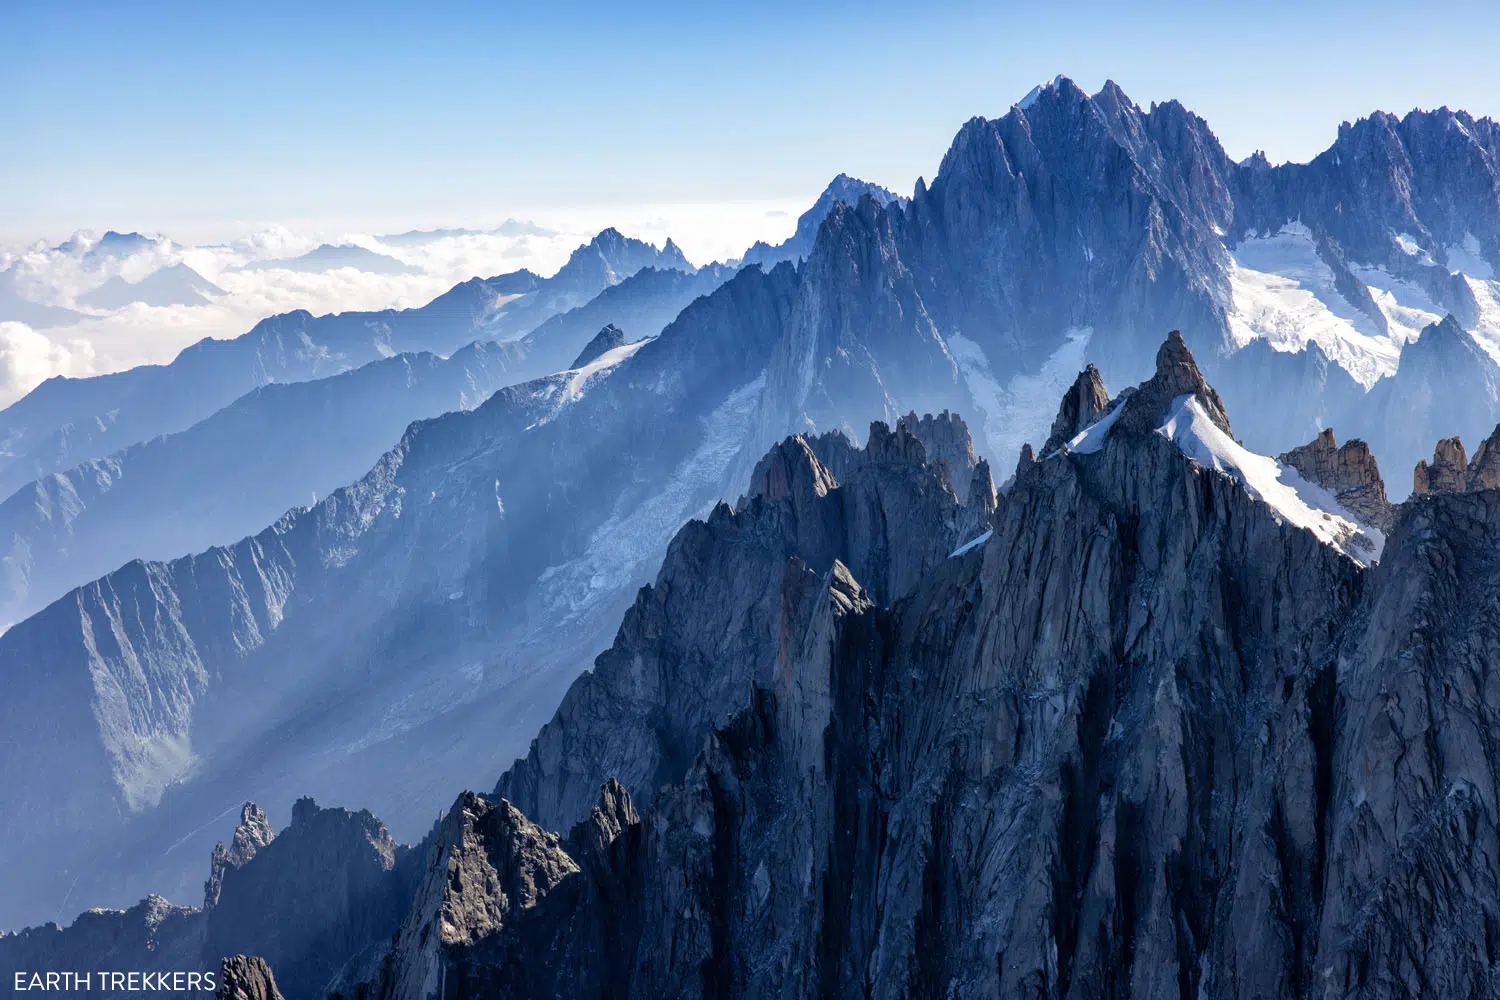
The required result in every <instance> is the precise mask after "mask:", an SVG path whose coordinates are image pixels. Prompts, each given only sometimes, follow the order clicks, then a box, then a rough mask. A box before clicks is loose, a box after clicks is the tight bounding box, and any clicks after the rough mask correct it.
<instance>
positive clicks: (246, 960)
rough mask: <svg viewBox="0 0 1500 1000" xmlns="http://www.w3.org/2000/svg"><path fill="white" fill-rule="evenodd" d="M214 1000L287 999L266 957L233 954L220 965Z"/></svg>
mask: <svg viewBox="0 0 1500 1000" xmlns="http://www.w3.org/2000/svg"><path fill="white" fill-rule="evenodd" d="M214 1000H285V998H284V997H282V995H281V991H280V990H278V989H277V988H276V977H275V976H273V975H272V974H271V969H270V968H269V967H268V966H267V965H266V962H265V959H262V958H254V957H250V956H246V955H231V956H230V957H228V958H226V959H224V961H223V963H221V964H220V966H219V988H218V989H217V990H215V991H214Z"/></svg>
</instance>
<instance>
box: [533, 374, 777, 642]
mask: <svg viewBox="0 0 1500 1000" xmlns="http://www.w3.org/2000/svg"><path fill="white" fill-rule="evenodd" d="M626 346H629V345H626ZM616 350H621V348H616ZM611 353H613V352H611ZM765 386H766V378H765V375H764V374H762V375H761V376H760V377H759V378H757V379H755V380H754V381H753V382H750V383H748V384H746V385H744V386H742V387H741V388H739V389H737V390H735V392H733V393H732V394H730V395H729V396H728V397H727V398H726V399H725V400H724V402H722V403H720V404H719V406H718V407H717V408H716V409H715V410H714V411H713V412H712V413H710V414H709V415H708V416H707V417H706V418H704V421H703V438H702V442H701V443H700V444H699V446H698V448H697V450H696V451H694V452H693V454H691V455H690V456H688V457H687V458H685V459H683V460H682V461H681V462H679V463H678V465H677V467H676V468H675V469H674V470H673V471H672V475H671V476H670V478H668V480H667V482H666V483H664V484H663V486H662V488H661V489H660V490H659V491H657V492H656V493H654V494H653V495H652V496H650V497H648V498H647V499H645V500H643V501H641V502H640V503H639V504H637V505H636V506H634V507H632V508H629V509H621V508H620V507H616V509H615V511H614V512H613V513H612V514H611V515H610V517H609V519H608V520H607V521H605V522H604V523H603V524H602V525H600V526H599V527H598V528H597V529H595V531H594V533H593V534H592V535H591V536H590V538H589V544H588V548H587V550H586V552H585V554H584V555H582V556H580V557H579V558H577V559H573V560H570V561H568V562H565V563H561V564H559V565H557V566H551V567H549V568H548V569H547V570H546V572H544V573H543V574H542V576H541V585H542V599H543V601H544V602H545V603H546V604H548V605H549V606H551V607H553V608H555V609H556V610H557V611H558V612H559V613H560V619H561V620H562V621H572V620H575V619H577V618H579V617H580V616H582V615H583V614H585V613H586V612H588V611H590V610H592V609H594V608H595V607H597V606H598V605H599V604H600V603H601V602H602V601H605V600H608V599H609V598H611V597H613V596H615V595H618V594H621V593H624V592H625V589H626V588H628V587H631V586H636V585H639V584H641V583H644V582H646V581H647V580H649V579H650V575H651V573H652V571H653V570H654V568H655V567H656V566H657V565H658V564H659V563H660V562H661V556H662V552H663V551H664V550H665V549H666V547H667V543H668V542H669V541H671V539H672V536H673V535H674V534H676V533H677V530H678V529H679V528H681V527H682V525H683V523H684V522H686V521H687V520H689V519H690V518H693V517H697V516H701V515H703V514H706V513H707V512H708V511H709V509H711V508H712V506H713V504H714V503H715V502H716V501H717V499H718V498H719V497H720V496H721V495H722V490H723V489H724V486H725V483H724V477H725V474H726V473H727V471H728V470H729V466H730V463H731V461H732V460H733V459H734V457H735V455H736V454H738V452H739V449H740V446H741V444H742V442H743V441H744V437H745V431H746V428H748V427H749V426H750V423H751V417H752V416H753V415H754V413H755V406H756V404H757V403H758V402H759V401H760V395H761V392H762V391H763V390H764V389H765Z"/></svg>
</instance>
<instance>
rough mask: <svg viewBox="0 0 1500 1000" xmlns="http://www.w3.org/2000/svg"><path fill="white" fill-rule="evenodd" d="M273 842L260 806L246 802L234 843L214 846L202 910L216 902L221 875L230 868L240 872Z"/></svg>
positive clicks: (269, 827) (210, 907) (220, 887)
mask: <svg viewBox="0 0 1500 1000" xmlns="http://www.w3.org/2000/svg"><path fill="white" fill-rule="evenodd" d="M275 838H276V831H275V830H273V829H272V828H271V821H270V820H269V819H268V818H267V817H266V814H265V812H264V811H262V810H261V808H260V806H258V805H256V804H255V803H254V802H246V803H245V804H244V805H243V806H242V807H241V808H240V823H239V826H237V827H235V830H234V839H233V840H232V841H231V842H230V845H229V847H227V848H226V847H225V846H224V844H223V842H220V843H218V844H215V845H214V853H213V859H212V861H211V863H210V868H209V875H208V881H207V882H205V883H204V885H203V908H204V909H205V910H211V909H213V907H214V905H215V904H216V903H218V901H219V894H220V892H221V891H222V890H223V887H224V873H225V871H226V870H228V869H230V868H243V867H244V866H245V864H246V863H247V862H248V861H249V860H250V859H251V858H253V857H255V854H256V852H257V851H259V850H260V849H261V848H263V847H265V846H266V845H267V844H269V843H270V842H271V841H272V840H274V839H275Z"/></svg>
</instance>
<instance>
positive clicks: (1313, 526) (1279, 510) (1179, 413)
mask: <svg viewBox="0 0 1500 1000" xmlns="http://www.w3.org/2000/svg"><path fill="white" fill-rule="evenodd" d="M1156 432H1157V433H1158V434H1160V435H1162V436H1163V437H1165V438H1167V439H1168V440H1169V441H1171V442H1172V443H1173V444H1175V445H1176V446H1177V447H1178V449H1179V450H1180V451H1181V452H1182V453H1183V454H1184V455H1186V456H1187V457H1188V458H1190V459H1192V460H1193V461H1195V462H1197V463H1198V464H1199V465H1201V466H1203V467H1204V468H1206V469H1215V470H1217V471H1219V472H1222V473H1224V474H1225V475H1227V476H1229V477H1230V478H1231V479H1234V480H1235V481H1236V482H1238V483H1239V484H1240V485H1241V486H1243V487H1245V489H1246V490H1247V491H1248V492H1249V493H1250V495H1251V496H1253V497H1255V498H1256V499H1258V500H1260V501H1262V502H1263V503H1265V504H1266V505H1267V506H1268V507H1270V508H1271V510H1272V511H1273V512H1274V513H1275V514H1276V516H1277V518H1278V520H1280V521H1282V522H1283V523H1285V524H1291V525H1294V526H1296V527H1299V528H1306V529H1307V530H1308V531H1311V532H1312V533H1313V534H1314V535H1316V536H1317V537H1318V540H1319V541H1321V542H1323V543H1325V544H1327V545H1332V546H1333V547H1334V548H1336V549H1338V550H1339V551H1340V552H1343V553H1344V554H1345V555H1347V556H1349V557H1350V558H1352V559H1354V560H1355V561H1356V562H1359V563H1361V564H1363V565H1369V564H1370V563H1373V562H1377V561H1379V559H1380V552H1381V550H1382V549H1383V548H1384V547H1385V536H1384V535H1383V534H1381V533H1380V532H1379V531H1378V530H1376V529H1374V528H1371V527H1368V526H1366V525H1361V524H1360V523H1359V522H1357V521H1356V520H1355V519H1354V517H1353V515H1351V514H1350V513H1349V511H1347V510H1345V509H1344V508H1343V507H1342V506H1340V505H1339V503H1338V501H1337V500H1335V499H1334V498H1333V495H1332V494H1330V493H1329V492H1328V491H1327V490H1325V489H1323V488H1322V487H1321V486H1318V485H1317V484H1316V483H1310V482H1308V481H1307V480H1305V479H1303V478H1302V477H1301V476H1300V475H1298V474H1297V470H1295V469H1293V468H1291V467H1290V466H1285V465H1282V464H1281V463H1280V462H1278V461H1276V460H1275V459H1274V458H1267V457H1266V456H1265V455H1257V454H1256V453H1255V452H1253V451H1250V450H1248V449H1246V448H1245V447H1244V446H1242V445H1241V444H1240V443H1239V442H1238V441H1236V440H1234V439H1233V438H1232V437H1230V436H1229V435H1228V434H1226V433H1225V432H1224V431H1223V429H1222V428H1220V427H1219V425H1218V424H1216V423H1214V422H1213V419H1212V418H1211V417H1210V416H1209V415H1208V412H1207V411H1206V410H1204V409H1203V404H1201V403H1199V402H1198V397H1197V396H1195V395H1192V394H1188V395H1184V396H1178V397H1177V398H1176V399H1175V400H1173V402H1172V407H1171V409H1170V410H1169V411H1168V414H1167V421H1166V423H1164V424H1162V425H1161V426H1160V427H1158V428H1157V429H1156Z"/></svg>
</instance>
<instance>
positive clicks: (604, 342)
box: [568, 323, 625, 368]
mask: <svg viewBox="0 0 1500 1000" xmlns="http://www.w3.org/2000/svg"><path fill="white" fill-rule="evenodd" d="M623 346H625V331H624V330H621V329H620V328H619V327H617V326H615V325H614V324H613V323H610V324H608V325H606V326H605V327H604V329H602V330H600V331H599V332H598V333H596V334H594V339H593V340H590V341H589V342H588V344H587V345H586V346H585V347H584V349H583V350H582V351H581V352H580V353H579V355H578V357H576V358H574V359H573V363H572V364H571V365H569V366H568V367H569V368H582V367H583V366H584V365H586V364H588V363H589V362H591V361H597V360H598V359H599V358H600V357H602V356H603V355H604V354H606V353H608V352H609V351H612V350H614V349H615V348H616V347H623Z"/></svg>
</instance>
